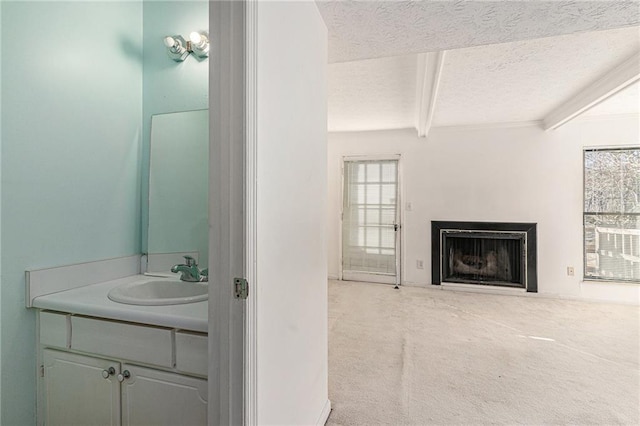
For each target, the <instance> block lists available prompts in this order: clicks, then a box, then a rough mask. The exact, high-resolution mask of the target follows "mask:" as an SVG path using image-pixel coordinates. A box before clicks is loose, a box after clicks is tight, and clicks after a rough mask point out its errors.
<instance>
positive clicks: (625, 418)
mask: <svg viewBox="0 0 640 426" xmlns="http://www.w3.org/2000/svg"><path fill="white" fill-rule="evenodd" d="M639 327H640V310H639V309H638V308H637V307H633V306H624V305H613V304H601V303H588V302H577V301H567V300H558V299H546V298H535V297H518V296H501V295H490V294H477V293H468V292H460V291H445V290H438V289H431V288H429V289H423V288H411V287H402V288H401V289H400V290H394V289H393V287H392V286H386V285H382V284H363V283H348V282H335V281H334V282H330V284H329V398H330V399H331V402H332V406H333V411H332V413H331V416H330V418H329V422H328V423H327V424H328V425H377V424H385V425H425V424H634V425H637V424H640V408H639V407H640V373H639V371H640V365H639V351H640V347H639V339H640V337H639Z"/></svg>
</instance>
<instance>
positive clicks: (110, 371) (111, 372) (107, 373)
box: [102, 367, 116, 379]
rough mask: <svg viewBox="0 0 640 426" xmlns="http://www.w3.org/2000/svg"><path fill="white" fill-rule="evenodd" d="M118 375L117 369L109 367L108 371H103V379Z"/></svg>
mask: <svg viewBox="0 0 640 426" xmlns="http://www.w3.org/2000/svg"><path fill="white" fill-rule="evenodd" d="M114 374H116V369H115V368H113V367H109V369H108V370H102V377H103V378H105V379H108V378H109V377H110V376H113V375H114Z"/></svg>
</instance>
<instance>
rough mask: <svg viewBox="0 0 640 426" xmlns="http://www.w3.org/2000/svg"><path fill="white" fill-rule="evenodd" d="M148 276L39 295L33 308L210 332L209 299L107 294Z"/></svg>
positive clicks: (133, 276)
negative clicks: (142, 299) (138, 300)
mask: <svg viewBox="0 0 640 426" xmlns="http://www.w3.org/2000/svg"><path fill="white" fill-rule="evenodd" d="M148 279H149V277H148V276H145V275H132V276H129V277H126V278H121V279H118V280H113V281H107V282H103V283H99V284H92V285H87V286H84V287H78V288H74V289H71V290H65V291H60V292H58V293H53V294H47V295H44V296H38V297H36V298H35V299H34V300H33V307H35V308H39V309H50V310H54V311H60V312H68V313H71V314H81V315H89V316H93V317H100V318H107V319H113V320H120V321H130V322H136V323H141V324H149V325H157V326H161V327H171V328H178V329H181V330H191V331H198V332H202V333H207V332H208V315H209V314H208V310H209V309H208V308H209V303H208V301H204V302H196V303H185V304H182V305H164V306H141V305H127V304H124V303H118V302H114V301H112V300H110V299H109V298H108V297H107V293H109V290H111V289H112V288H114V287H117V286H119V285H123V284H129V283H133V282H136V281H141V280H148Z"/></svg>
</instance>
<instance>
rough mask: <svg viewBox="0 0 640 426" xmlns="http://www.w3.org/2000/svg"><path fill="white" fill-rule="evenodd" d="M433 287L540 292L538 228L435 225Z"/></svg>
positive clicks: (473, 224) (485, 224)
mask: <svg viewBox="0 0 640 426" xmlns="http://www.w3.org/2000/svg"><path fill="white" fill-rule="evenodd" d="M431 235H432V237H431V238H432V244H431V246H432V269H431V270H432V283H433V284H435V285H439V284H441V283H443V282H445V283H464V284H477V285H485V286H486V285H491V286H502V287H514V288H523V289H526V290H527V291H528V292H537V287H538V286H537V274H536V224H535V223H495V222H443V221H432V222H431Z"/></svg>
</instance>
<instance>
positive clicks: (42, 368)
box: [40, 365, 44, 377]
mask: <svg viewBox="0 0 640 426" xmlns="http://www.w3.org/2000/svg"><path fill="white" fill-rule="evenodd" d="M40 377H44V365H41V366H40Z"/></svg>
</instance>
